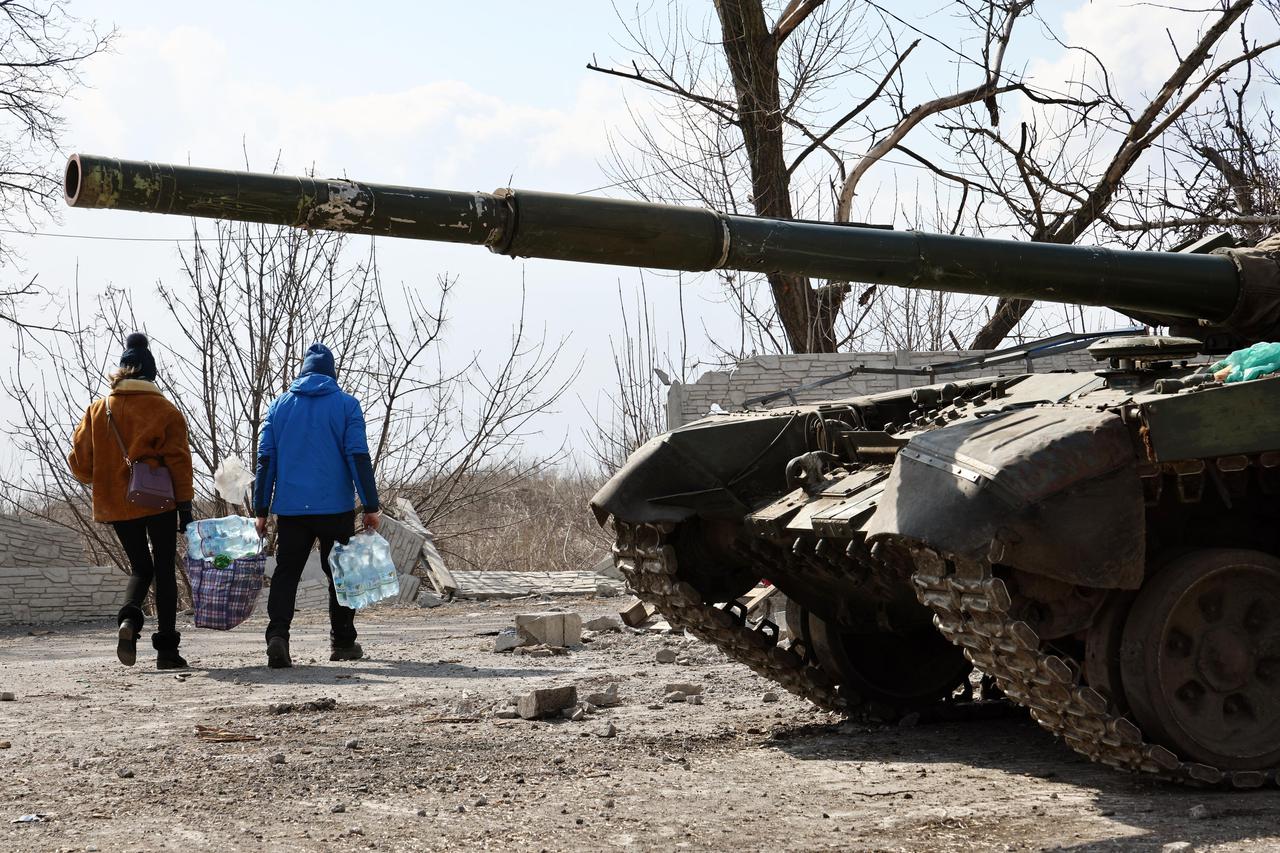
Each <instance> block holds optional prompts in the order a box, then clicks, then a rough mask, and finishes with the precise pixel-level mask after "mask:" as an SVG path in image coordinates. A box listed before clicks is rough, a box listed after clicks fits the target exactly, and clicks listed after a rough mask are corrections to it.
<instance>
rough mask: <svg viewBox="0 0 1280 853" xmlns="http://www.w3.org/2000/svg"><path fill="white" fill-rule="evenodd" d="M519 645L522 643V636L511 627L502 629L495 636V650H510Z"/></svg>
mask: <svg viewBox="0 0 1280 853" xmlns="http://www.w3.org/2000/svg"><path fill="white" fill-rule="evenodd" d="M518 645H520V638H519V637H518V636H516V632H515V631H514V630H511V629H508V630H506V631H502V632H501V633H499V634H498V636H496V637H494V638H493V650H494V651H495V652H509V651H511V650H512V649H514V648H515V647H516V646H518Z"/></svg>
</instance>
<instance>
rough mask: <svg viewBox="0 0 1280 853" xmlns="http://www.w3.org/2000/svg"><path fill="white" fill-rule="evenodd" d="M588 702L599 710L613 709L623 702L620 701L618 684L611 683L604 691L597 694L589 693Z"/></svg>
mask: <svg viewBox="0 0 1280 853" xmlns="http://www.w3.org/2000/svg"><path fill="white" fill-rule="evenodd" d="M587 701H588V702H590V703H591V704H592V705H595V706H596V707H597V708H612V707H613V706H614V705H617V704H618V703H619V702H620V701H621V700H620V699H618V682H616V681H610V682H609V683H608V684H607V685H606V686H605V688H604V690H601V691H598V692H596V693H588V694H587Z"/></svg>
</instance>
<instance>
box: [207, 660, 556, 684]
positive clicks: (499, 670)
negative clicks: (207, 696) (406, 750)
mask: <svg viewBox="0 0 1280 853" xmlns="http://www.w3.org/2000/svg"><path fill="white" fill-rule="evenodd" d="M191 671H192V672H202V673H204V674H205V675H206V676H208V677H209V678H212V679H214V680H217V681H232V682H238V683H241V684H328V683H330V682H333V681H337V680H350V681H351V682H353V683H359V682H360V681H368V680H373V679H376V680H391V679H397V678H461V679H476V680H491V679H502V678H537V677H544V676H552V675H564V674H565V673H567V672H568V670H563V669H518V668H514V667H476V666H464V665H462V664H458V663H451V662H449V661H436V662H426V661H408V660H377V659H369V658H365V659H364V660H361V661H359V662H358V663H355V664H351V663H334V664H295V665H294V666H292V667H290V668H288V669H270V668H268V667H267V666H266V665H265V664H264V665H262V666H229V667H209V668H206V667H193V668H192V670H191Z"/></svg>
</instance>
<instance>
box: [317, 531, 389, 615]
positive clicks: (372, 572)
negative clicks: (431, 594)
mask: <svg viewBox="0 0 1280 853" xmlns="http://www.w3.org/2000/svg"><path fill="white" fill-rule="evenodd" d="M329 567H330V569H331V570H332V572H333V586H334V591H335V593H336V594H337V597H338V603H339V604H342V605H344V606H346V607H351V608H354V609H357V610H358V609H360V608H361V607H368V606H369V605H370V604H373V603H375V602H378V601H381V600H383V599H384V598H389V597H391V596H393V595H398V594H399V592H400V581H399V578H398V577H397V575H396V567H395V563H393V562H392V560H391V546H390V544H388V542H387V540H386V539H383V538H382V537H381V536H379V535H378V534H377V533H368V534H362V535H360V536H353V537H352V538H351V541H350V542H348V543H347V544H346V545H342V544H338V545H335V546H334V547H333V553H332V554H331V555H330V556H329Z"/></svg>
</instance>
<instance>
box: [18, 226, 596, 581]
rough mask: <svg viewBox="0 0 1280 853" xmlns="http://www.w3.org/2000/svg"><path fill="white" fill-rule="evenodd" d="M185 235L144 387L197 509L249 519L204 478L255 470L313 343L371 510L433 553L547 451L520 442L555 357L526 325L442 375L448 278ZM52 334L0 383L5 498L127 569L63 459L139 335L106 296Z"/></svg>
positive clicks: (244, 229)
mask: <svg viewBox="0 0 1280 853" xmlns="http://www.w3.org/2000/svg"><path fill="white" fill-rule="evenodd" d="M194 233H195V240H194V242H193V244H192V246H191V247H190V248H189V249H184V250H183V251H182V263H183V273H184V276H185V281H184V282H183V283H182V284H181V285H169V284H163V283H162V284H161V285H160V286H159V287H158V288H157V295H158V296H159V299H160V303H161V305H162V306H163V308H164V310H165V312H166V313H167V314H168V317H167V318H166V321H165V322H164V323H163V328H164V329H165V330H172V331H170V332H169V333H168V334H155V333H153V334H152V335H151V337H152V341H153V344H154V348H155V349H156V352H157V356H158V360H159V362H160V372H159V376H158V384H159V385H160V386H161V388H162V389H163V390H165V391H166V393H167V395H168V396H169V397H170V399H172V400H173V401H174V403H175V404H176V405H177V406H178V408H179V409H180V410H182V412H183V414H184V415H185V416H186V418H187V423H188V426H189V431H190V438H191V448H192V454H193V457H194V462H195V466H194V467H195V473H196V495H197V509H198V510H199V511H202V512H206V513H214V514H218V515H223V514H227V513H229V512H238V513H248V512H249V509H250V507H249V506H248V502H249V497H248V496H244V498H243V499H235V498H233V499H231V500H224V499H223V498H222V497H221V496H219V495H217V494H215V493H214V491H213V488H212V475H213V473H214V471H215V470H216V469H217V467H218V466H219V464H221V463H222V462H224V461H226V460H236V461H240V462H242V463H243V464H245V465H246V466H247V467H250V468H252V466H253V462H254V459H255V457H256V454H257V437H258V430H259V427H260V425H261V423H262V420H263V418H264V416H265V414H266V410H267V407H268V405H269V404H270V403H271V401H272V399H274V397H275V396H277V395H278V394H279V393H280V392H282V391H283V390H285V389H286V388H287V387H288V385H289V383H290V382H291V381H292V379H293V378H294V375H295V374H296V371H297V369H298V366H299V364H300V363H301V359H302V355H303V353H304V351H305V349H306V347H307V346H309V345H310V344H311V343H312V342H314V341H317V340H319V341H324V342H326V343H328V344H329V345H330V346H331V347H332V348H333V349H334V351H335V354H336V356H337V358H338V371H339V377H340V381H341V383H342V385H343V386H344V388H345V389H346V390H348V391H350V392H351V393H353V394H355V395H356V396H357V397H359V398H360V399H361V400H362V402H363V404H364V409H365V415H366V421H367V424H368V428H369V434H370V438H371V442H370V443H371V450H372V451H373V454H374V456H375V459H376V473H377V476H378V480H379V485H380V487H381V489H382V490H383V491H384V493H385V494H384V497H385V498H386V500H387V501H388V502H391V503H393V502H394V500H395V498H396V497H397V496H399V495H403V496H406V497H408V498H410V499H411V500H412V501H413V503H414V504H415V506H416V507H417V509H418V511H419V514H420V515H421V516H422V518H423V520H424V521H426V522H427V523H428V524H432V525H434V526H436V527H437V528H440V530H439V531H438V532H440V533H441V534H442V536H441V538H442V540H447V539H448V538H449V536H458V535H463V534H466V533H468V532H469V528H468V527H467V526H466V525H465V524H464V523H461V522H456V519H459V518H461V517H462V515H463V510H466V509H468V508H470V507H473V506H474V505H475V504H477V503H480V502H483V501H484V500H486V499H487V497H488V496H491V495H493V494H495V493H496V492H499V491H501V490H503V489H505V488H510V487H513V486H515V485H518V484H519V483H521V482H522V481H523V480H525V479H527V478H529V477H531V476H533V475H534V474H535V473H536V472H538V471H539V470H541V469H542V468H543V467H544V466H545V465H546V464H548V463H549V462H550V461H552V459H553V458H554V457H555V456H556V455H557V454H555V453H552V454H542V455H533V456H529V455H527V454H526V453H525V451H524V447H523V444H522V438H523V437H524V436H525V434H526V430H527V429H528V428H529V425H530V423H531V421H533V420H534V418H535V417H536V416H537V415H538V414H539V413H541V412H544V411H546V410H547V409H548V408H549V407H551V406H553V405H554V404H555V401H556V400H557V399H558V398H559V397H560V396H561V395H562V394H563V391H564V389H565V387H566V386H567V384H568V382H569V381H571V378H572V377H571V376H570V377H569V378H567V379H557V376H558V373H559V371H558V368H557V361H558V358H559V356H560V354H561V349H562V347H561V345H559V344H548V343H547V342H546V341H545V340H542V339H538V338H532V337H531V336H529V335H528V334H527V333H526V332H525V330H524V327H523V320H522V319H521V320H518V321H517V325H516V327H515V328H514V330H513V332H512V335H511V337H510V340H509V341H508V345H507V347H505V348H504V347H502V346H501V345H499V346H488V347H486V350H487V352H486V353H485V354H484V356H483V357H481V356H479V355H478V356H477V357H476V358H474V359H473V360H472V361H471V362H470V363H468V364H466V365H463V366H462V367H460V368H459V369H456V370H453V371H448V370H445V369H444V368H443V367H442V359H441V354H440V347H439V344H440V343H441V341H442V333H443V330H444V323H445V306H446V303H447V300H448V296H449V293H450V290H451V288H452V285H453V280H452V279H450V278H448V277H447V276H442V277H440V278H439V279H438V280H437V281H436V283H435V287H434V288H431V287H429V286H415V287H412V288H405V289H403V291H402V292H401V293H398V294H397V293H389V292H387V290H386V289H385V288H384V287H383V285H382V282H381V280H380V277H379V274H378V269H377V256H376V253H375V252H374V250H373V248H372V246H373V243H372V242H370V243H369V244H368V245H369V246H370V249H369V252H368V254H367V255H364V256H357V255H355V254H354V253H353V252H352V251H351V249H352V246H351V240H350V238H348V237H346V236H344V235H339V234H332V233H327V232H305V231H294V230H291V229H284V228H276V227H267V226H259V225H246V224H239V223H222V222H218V223H214V224H213V226H212V233H211V234H209V233H206V232H202V231H201V230H200V228H199V227H198V226H197V227H196V229H195V232H194ZM64 322H65V323H66V325H67V326H68V328H70V329H73V330H74V331H75V332H76V333H75V334H71V335H67V336H64V337H62V338H59V339H57V340H54V341H52V342H50V344H49V345H48V346H46V347H45V348H43V349H42V350H41V351H39V352H35V353H31V354H28V355H25V356H24V357H22V358H20V359H19V363H18V366H17V367H16V369H15V371H14V373H13V375H12V376H11V377H10V378H9V380H8V382H7V390H8V392H9V394H10V396H11V397H12V398H13V399H14V400H15V401H17V403H18V406H19V410H20V416H19V418H18V421H17V423H16V424H14V425H13V426H12V428H11V430H10V435H11V436H12V438H13V441H14V445H15V447H16V448H17V450H18V451H19V452H20V453H21V454H22V455H23V458H24V461H25V462H26V463H27V464H26V465H25V466H23V467H22V468H21V469H20V470H19V471H17V472H13V473H11V474H8V475H6V476H5V477H4V478H3V485H4V486H5V487H6V488H7V490H8V492H9V496H10V499H11V500H13V501H15V502H16V503H17V504H18V505H20V506H21V508H22V509H23V510H24V511H26V512H28V513H31V514H33V515H36V516H40V517H44V518H47V519H49V520H51V521H54V522H57V523H60V524H63V525H64V526H67V527H70V528H72V529H75V530H78V531H80V532H81V533H83V534H84V536H85V538H86V540H87V541H88V543H89V547H90V550H91V552H92V555H93V557H94V558H95V559H98V560H102V561H106V560H111V561H114V562H115V563H116V564H117V565H121V566H123V565H124V561H123V559H122V556H121V555H120V554H119V552H118V545H117V544H116V543H115V541H114V537H112V536H110V531H109V530H108V531H107V532H106V534H105V535H104V533H103V530H104V528H103V527H102V526H101V525H97V524H94V523H93V522H92V519H91V511H90V508H89V503H88V493H87V490H86V489H85V488H84V487H83V486H81V485H80V484H79V483H77V482H75V481H74V480H73V479H72V478H71V477H70V474H69V472H68V471H67V467H66V453H67V448H68V447H69V442H70V432H71V430H72V428H73V427H74V426H75V424H76V423H77V422H78V420H79V418H80V415H81V413H83V411H84V408H85V406H86V405H87V404H88V403H89V401H90V400H92V399H93V398H94V397H96V396H100V395H101V394H103V393H105V391H106V388H105V380H104V376H105V374H106V373H107V371H108V369H109V367H110V366H111V365H112V364H113V363H114V358H115V357H116V355H117V354H118V349H119V346H120V342H121V341H122V340H123V338H124V336H125V334H127V332H129V331H131V330H132V329H134V328H137V327H138V325H139V323H138V321H137V318H136V315H135V314H134V313H133V311H132V306H131V303H130V301H129V298H128V295H127V294H125V293H122V292H120V291H117V290H109V291H108V292H107V293H106V294H104V295H103V296H101V297H100V298H98V299H96V300H94V301H93V302H92V303H91V304H90V307H87V308H86V307H84V306H82V304H81V301H80V300H79V299H73V300H72V302H71V305H70V306H69V307H68V309H67V311H66V315H65V317H64ZM238 497H239V496H236V498H238Z"/></svg>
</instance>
